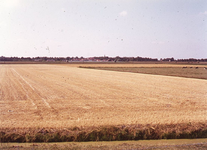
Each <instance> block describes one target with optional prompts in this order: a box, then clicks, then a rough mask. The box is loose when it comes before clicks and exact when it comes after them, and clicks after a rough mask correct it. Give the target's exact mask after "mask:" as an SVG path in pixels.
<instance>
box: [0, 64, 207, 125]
mask: <svg viewBox="0 0 207 150" xmlns="http://www.w3.org/2000/svg"><path fill="white" fill-rule="evenodd" d="M206 116H207V80H202V79H192V78H181V77H170V76H161V75H147V74H139V73H136V74H135V73H129V72H115V71H105V70H93V69H85V68H77V67H70V66H69V65H43V64H41V65H40V64H39V65H31V64H30V65H26V64H24V65H0V127H1V128H24V127H31V128H32V127H58V128H64V127H73V126H78V127H80V126H82V127H88V126H100V125H122V124H158V123H160V124H166V123H168V124H170V123H173V124H176V123H178V124H179V123H188V122H193V123H198V122H206V121H207V117H206Z"/></svg>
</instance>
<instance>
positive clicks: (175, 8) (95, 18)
mask: <svg viewBox="0 0 207 150" xmlns="http://www.w3.org/2000/svg"><path fill="white" fill-rule="evenodd" d="M103 55H106V56H112V57H114V56H134V57H136V56H141V57H153V58H166V57H174V58H207V0H1V1H0V56H8V57H10V56H18V57H22V56H23V57H27V56H29V57H36V56H48V57H55V56H57V57H60V56H63V57H67V56H83V57H92V56H103Z"/></svg>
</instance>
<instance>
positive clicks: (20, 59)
mask: <svg viewBox="0 0 207 150" xmlns="http://www.w3.org/2000/svg"><path fill="white" fill-rule="evenodd" d="M0 61H39V62H47V61H54V62H55V61H65V62H70V61H114V62H117V61H123V62H128V61H178V62H207V58H206V59H195V58H189V59H177V60H176V59H174V58H173V57H172V58H161V59H160V60H158V59H157V58H147V57H139V56H138V57H119V56H116V57H108V56H100V57H89V58H84V57H4V56H1V57H0Z"/></svg>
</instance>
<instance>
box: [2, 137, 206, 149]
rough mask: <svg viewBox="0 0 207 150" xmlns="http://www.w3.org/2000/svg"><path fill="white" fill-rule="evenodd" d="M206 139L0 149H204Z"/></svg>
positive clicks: (9, 145) (20, 145)
mask: <svg viewBox="0 0 207 150" xmlns="http://www.w3.org/2000/svg"><path fill="white" fill-rule="evenodd" d="M206 141H207V139H190V140H189V139H183V140H141V141H115V142H64V143H1V145H0V149H10V150H11V149H14V150H16V149H24V150H25V149H31V150H34V149H37V150H42V149H44V150H45V149H59V150H60V149H61V150H68V149H69V150H81V149H85V150H86V149H90V150H91V149H100V150H108V149H110V150H111V149H119V150H120V149H139V150H140V149H153V150H154V149H159V150H160V149H173V150H175V149H176V150H180V149H182V150H183V149H186V150H187V149H199V150H206V148H207V142H206Z"/></svg>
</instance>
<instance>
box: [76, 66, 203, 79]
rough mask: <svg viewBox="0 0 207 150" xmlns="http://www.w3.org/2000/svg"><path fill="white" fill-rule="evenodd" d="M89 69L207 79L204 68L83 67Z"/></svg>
mask: <svg viewBox="0 0 207 150" xmlns="http://www.w3.org/2000/svg"><path fill="white" fill-rule="evenodd" d="M80 68H89V69H99V70H110V71H121V72H133V73H145V74H154V75H166V76H176V77H186V78H197V79H207V69H204V67H202V66H199V67H197V66H195V67H187V68H186V67H184V68H183V67H81V66H80Z"/></svg>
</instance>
